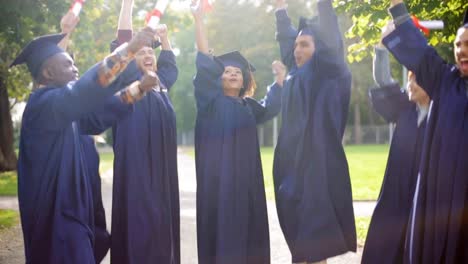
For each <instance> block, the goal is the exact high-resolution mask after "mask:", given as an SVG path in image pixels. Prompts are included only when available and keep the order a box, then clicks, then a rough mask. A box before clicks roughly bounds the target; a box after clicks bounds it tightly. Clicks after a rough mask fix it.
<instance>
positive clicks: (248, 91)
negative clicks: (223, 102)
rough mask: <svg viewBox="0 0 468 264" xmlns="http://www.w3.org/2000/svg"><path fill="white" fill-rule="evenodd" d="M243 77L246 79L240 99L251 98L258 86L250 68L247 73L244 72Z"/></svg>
mask: <svg viewBox="0 0 468 264" xmlns="http://www.w3.org/2000/svg"><path fill="white" fill-rule="evenodd" d="M242 77H243V79H244V83H243V87H242V89H241V90H240V93H239V97H242V98H243V97H251V96H253V95H254V93H255V90H256V89H257V84H256V83H255V79H254V76H253V73H252V71H251V70H250V68H249V69H248V70H246V71H244V70H242Z"/></svg>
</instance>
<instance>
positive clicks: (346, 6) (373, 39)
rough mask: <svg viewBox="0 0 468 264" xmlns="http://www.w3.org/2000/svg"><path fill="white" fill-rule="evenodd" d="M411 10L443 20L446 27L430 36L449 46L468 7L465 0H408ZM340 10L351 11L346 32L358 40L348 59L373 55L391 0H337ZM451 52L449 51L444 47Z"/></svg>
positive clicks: (433, 41) (433, 42)
mask: <svg viewBox="0 0 468 264" xmlns="http://www.w3.org/2000/svg"><path fill="white" fill-rule="evenodd" d="M405 2H406V4H407V6H408V9H409V11H410V13H411V14H414V15H415V16H416V17H418V19H419V20H443V21H444V23H445V28H444V30H442V31H432V32H431V33H430V36H429V43H430V44H431V45H434V46H436V45H439V46H440V48H441V49H445V50H447V49H449V48H450V47H451V45H452V42H453V40H454V39H455V33H456V30H457V29H458V27H459V26H460V25H461V21H462V17H463V12H464V11H465V9H466V8H468V2H466V1H464V0H446V1H440V0H425V1H421V0H407V1H405ZM334 3H335V5H336V7H337V11H339V12H343V13H347V14H351V16H352V22H353V25H352V26H351V27H350V28H349V29H348V31H347V32H346V36H347V37H348V38H350V39H352V40H354V41H353V42H354V43H353V44H351V45H350V46H349V47H348V51H349V54H348V60H349V61H350V62H354V61H361V60H362V59H364V58H365V57H368V56H370V55H371V52H369V51H370V50H372V46H373V45H375V44H376V43H377V42H379V41H380V36H381V28H382V27H383V26H384V25H385V24H386V23H387V21H388V20H389V19H390V15H389V14H388V12H387V9H388V8H389V5H390V1H389V0H375V1H363V0H359V1H356V0H335V1H334ZM442 53H444V54H447V53H449V52H447V51H443V52H442Z"/></svg>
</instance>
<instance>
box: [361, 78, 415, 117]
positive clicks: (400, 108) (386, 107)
mask: <svg viewBox="0 0 468 264" xmlns="http://www.w3.org/2000/svg"><path fill="white" fill-rule="evenodd" d="M369 99H370V100H371V103H372V107H373V108H374V110H375V111H376V112H377V113H378V114H379V115H380V116H382V117H383V118H384V119H385V121H387V122H389V123H396V121H397V120H398V117H399V116H400V113H402V112H404V111H405V110H407V109H408V107H411V106H412V105H414V104H413V103H411V102H410V101H409V100H408V96H407V95H406V93H404V92H402V91H401V90H400V85H399V84H398V83H391V84H389V85H385V86H381V87H380V88H376V89H370V90H369Z"/></svg>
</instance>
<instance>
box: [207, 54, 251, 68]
mask: <svg viewBox="0 0 468 264" xmlns="http://www.w3.org/2000/svg"><path fill="white" fill-rule="evenodd" d="M216 59H217V60H218V61H219V62H220V63H221V64H222V65H223V66H224V67H226V66H234V67H237V68H240V69H241V70H242V71H251V72H254V71H255V67H254V66H252V64H250V63H249V61H247V59H246V58H244V56H242V54H240V52H239V51H232V52H228V53H226V54H223V55H220V56H217V57H216Z"/></svg>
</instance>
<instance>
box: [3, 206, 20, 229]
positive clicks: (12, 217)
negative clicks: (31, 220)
mask: <svg viewBox="0 0 468 264" xmlns="http://www.w3.org/2000/svg"><path fill="white" fill-rule="evenodd" d="M18 221H19V214H18V212H17V211H14V210H4V209H0V230H2V229H6V228H10V227H13V226H14V225H16V224H18Z"/></svg>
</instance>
